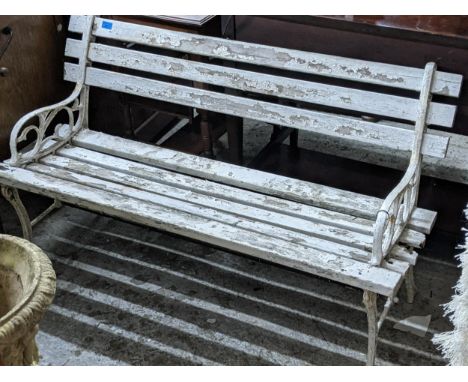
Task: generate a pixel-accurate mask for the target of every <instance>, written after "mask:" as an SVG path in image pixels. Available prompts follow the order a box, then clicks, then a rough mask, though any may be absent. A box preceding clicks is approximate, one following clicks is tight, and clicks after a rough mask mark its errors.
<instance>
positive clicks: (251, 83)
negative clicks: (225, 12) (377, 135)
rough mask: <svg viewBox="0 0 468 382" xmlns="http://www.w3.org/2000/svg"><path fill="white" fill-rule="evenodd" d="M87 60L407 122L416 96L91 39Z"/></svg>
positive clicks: (438, 118)
mask: <svg viewBox="0 0 468 382" xmlns="http://www.w3.org/2000/svg"><path fill="white" fill-rule="evenodd" d="M81 51H82V47H81V41H78V40H73V39H68V40H67V44H66V48H65V54H66V55H67V56H70V57H74V58H77V57H79V54H80V52H81ZM89 58H90V60H91V61H93V62H98V63H102V64H109V65H114V66H120V67H124V68H128V69H134V70H141V71H145V72H150V73H156V74H160V75H165V76H170V77H176V78H183V79H186V80H191V81H196V82H204V83H208V84H213V85H218V86H223V87H229V88H233V89H238V90H243V91H248V92H255V93H260V94H266V95H271V96H277V97H283V98H288V99H291V100H296V101H302V102H310V103H314V104H318V105H325V106H331V107H338V108H341V109H346V110H353V111H360V112H362V113H365V114H377V115H382V116H386V117H392V118H398V119H405V120H409V121H413V122H414V121H415V120H416V114H417V108H418V100H417V99H414V98H405V97H398V96H393V95H388V94H381V93H376V92H370V91H363V90H357V89H353V88H345V87H340V86H333V85H325V84H321V83H317V82H310V81H302V80H296V79H292V78H287V77H281V76H272V75H268V74H263V73H256V72H251V71H246V70H239V69H234V68H229V67H224V66H219V65H212V64H205V63H201V62H197V61H189V60H184V59H180V58H174V57H168V56H161V55H157V54H152V53H145V52H141V51H135V50H130V49H123V48H118V47H114V46H108V45H103V44H96V43H92V44H91V46H90V49H89ZM455 112H456V106H454V105H445V104H441V103H436V102H432V103H431V105H430V108H429V112H428V117H427V123H428V124H434V125H439V126H444V127H452V124H453V120H454V117H455Z"/></svg>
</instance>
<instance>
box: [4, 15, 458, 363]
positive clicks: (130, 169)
mask: <svg viewBox="0 0 468 382" xmlns="http://www.w3.org/2000/svg"><path fill="white" fill-rule="evenodd" d="M69 30H70V31H71V32H75V33H77V35H78V34H79V36H80V37H79V38H70V39H68V40H67V45H66V56H67V57H71V58H72V59H74V60H75V62H74V63H72V62H68V63H66V64H65V79H66V80H68V81H72V82H75V83H76V87H75V90H74V91H73V93H72V94H71V95H70V97H68V98H67V99H65V100H64V101H63V102H59V103H57V104H55V105H51V106H47V107H44V108H41V109H38V110H36V111H34V112H32V113H29V114H27V115H26V116H24V117H23V118H21V119H20V120H19V121H18V123H17V124H16V125H15V126H14V128H13V131H12V133H11V140H10V146H11V158H10V159H9V160H7V161H5V162H4V163H3V164H2V165H1V168H0V183H1V184H2V192H3V195H4V196H5V197H6V198H7V199H8V200H9V201H10V202H11V203H12V205H13V206H14V207H15V209H16V212H17V213H18V216H19V217H20V220H21V223H22V228H23V234H24V236H25V237H27V238H31V233H32V226H33V225H34V224H35V223H36V222H37V221H38V220H39V219H41V218H42V217H43V216H45V214H46V213H47V212H49V211H50V210H51V209H53V208H55V207H57V206H59V205H60V203H61V202H64V203H69V204H71V205H75V206H78V207H82V208H86V209H89V210H92V211H97V212H100V213H104V214H108V215H110V216H115V217H118V218H122V219H126V220H129V221H132V222H135V223H139V224H144V225H148V226H151V227H154V228H157V229H161V230H165V231H168V232H172V233H176V234H180V235H182V236H185V237H188V238H192V239H196V240H200V241H204V242H207V243H210V244H212V245H216V246H219V247H222V248H226V249H229V250H233V251H236V252H240V253H243V254H246V255H250V256H253V257H257V258H261V259H264V260H268V261H271V262H274V263H277V264H282V265H284V266H287V267H291V268H294V269H297V270H300V271H304V272H307V273H310V274H313V275H316V276H320V277H324V278H327V279H330V280H334V281H336V282H340V283H343V284H347V285H350V286H353V287H356V288H360V289H362V290H363V291H364V303H365V305H366V308H367V313H368V324H369V343H368V355H367V363H368V364H373V363H374V361H375V349H376V343H377V334H378V331H379V329H380V327H381V325H382V322H383V321H384V319H385V316H386V315H387V313H388V310H389V309H390V306H391V305H392V303H393V302H394V299H395V297H396V294H397V292H398V290H399V288H400V286H401V285H402V283H403V281H405V280H406V281H407V293H408V297H409V299H410V300H411V299H412V298H413V293H414V292H413V280H412V268H413V266H414V265H415V263H416V257H417V254H416V252H415V251H414V248H419V247H421V246H422V245H423V244H424V241H425V235H426V234H428V233H430V231H431V229H432V227H433V224H434V221H435V218H436V213H435V212H433V211H428V210H424V209H421V208H417V207H416V204H417V197H418V186H419V178H420V172H421V158H422V155H426V156H432V157H436V158H442V157H444V155H445V153H446V150H447V145H448V139H446V138H445V137H440V136H437V135H434V134H429V133H427V132H425V128H426V124H437V125H440V126H445V127H450V126H451V124H452V121H453V118H454V114H455V108H454V107H453V106H450V105H445V104H441V103H434V102H431V94H444V95H447V96H457V95H458V93H459V90H460V84H461V77H460V76H458V75H454V74H449V73H443V72H439V71H436V68H435V65H434V64H433V63H429V64H427V66H426V68H425V69H424V70H423V69H416V68H408V67H399V66H394V65H387V64H379V63H373V62H364V61H359V60H355V59H348V58H341V57H332V56H326V55H320V54H314V53H306V52H300V51H293V50H288V49H282V48H274V47H268V46H261V45H255V44H249V43H243V42H237V41H226V40H222V39H218V38H211V37H205V36H199V35H191V34H187V33H181V32H174V31H169V30H163V29H157V28H152V27H147V26H142V25H135V24H129V23H124V22H117V21H113V20H106V19H102V18H98V17H90V16H89V17H88V16H86V17H85V16H81V17H76V16H74V17H72V18H71V21H70V26H69ZM96 39H99V40H96ZM109 41H113V42H114V43H113V44H112V45H109V44H108V42H109ZM115 42H124V43H126V44H127V45H126V47H118V46H116V44H115ZM122 46H123V45H122ZM141 46H149V47H153V48H161V49H165V50H170V51H178V52H185V53H190V54H193V55H200V56H208V57H211V58H217V59H223V60H231V61H235V62H243V63H249V64H252V70H253V68H254V67H255V66H258V67H262V66H267V67H271V68H277V69H282V70H284V75H266V74H262V73H257V72H254V71H247V70H239V69H235V68H232V67H223V66H221V65H220V64H219V62H220V61H219V60H217V61H216V60H213V61H211V62H209V63H200V62H195V61H189V60H187V59H182V58H174V57H170V56H167V55H164V54H163V53H161V54H154V53H147V52H143V51H141V50H139V47H141ZM163 52H164V51H163ZM116 67H119V70H118V71H116V69H115V68H116ZM289 71H293V72H294V71H296V72H301V73H308V74H311V75H314V76H317V77H318V76H320V77H323V78H326V77H339V78H341V79H346V80H349V81H350V83H351V81H358V82H364V83H367V84H370V85H373V86H374V87H375V88H376V89H377V90H379V89H380V90H386V89H389V88H392V87H394V88H399V89H405V90H407V91H411V92H413V93H414V96H413V97H403V96H395V95H389V94H386V93H385V92H383V93H378V92H377V91H374V90H373V91H370V90H366V91H364V90H356V89H354V88H352V87H351V86H350V87H338V86H332V85H326V84H323V83H320V82H317V81H316V80H313V81H312V80H311V81H304V80H297V79H293V78H289V77H287V76H286V73H287V72H289ZM155 74H156V75H161V76H163V77H156V78H155V76H154V75H155ZM172 77H176V78H178V79H181V78H182V79H186V80H189V81H194V82H197V83H200V82H203V83H207V84H212V85H218V86H222V87H227V88H232V89H236V90H238V91H247V92H248V93H249V94H251V93H252V92H256V93H259V94H262V95H267V96H275V97H277V98H284V99H288V100H294V101H301V102H307V103H310V104H314V105H325V106H327V107H330V108H334V109H337V110H338V111H337V112H336V114H335V113H331V112H327V113H325V112H323V111H316V110H314V109H313V108H309V109H307V108H299V107H291V106H285V105H281V104H278V103H277V102H276V101H275V99H273V100H272V101H260V100H256V99H253V98H248V97H246V96H244V97H242V96H233V95H227V94H224V93H221V92H219V91H217V90H216V91H215V90H206V89H200V88H197V87H192V86H190V84H191V83H190V82H189V83H188V84H187V85H176V84H174V83H173V82H171V78H172ZM314 78H315V77H314ZM90 86H96V87H100V88H105V89H111V90H115V91H119V92H126V93H130V94H135V95H139V96H143V97H149V98H154V99H158V100H163V101H171V102H174V103H178V104H183V105H187V106H191V107H195V108H200V109H207V110H210V111H213V112H220V113H226V114H230V115H234V116H238V117H243V118H252V119H256V120H259V121H264V122H268V123H272V124H276V125H283V126H288V127H293V128H296V129H301V130H308V131H314V132H316V133H320V134H322V135H323V136H330V137H340V138H343V139H346V140H349V141H353V142H354V141H356V142H360V143H363V144H365V143H369V144H372V145H377V146H379V147H386V148H390V149H392V150H396V151H403V152H404V151H411V152H412V154H411V160H410V163H409V166H408V169H407V171H406V173H405V175H404V176H403V179H402V180H401V182H400V183H399V184H398V185H397V186H396V187H395V189H394V190H393V191H392V192H391V193H390V194H389V195H388V197H387V198H386V199H385V200H381V199H379V198H375V197H372V196H367V195H361V194H357V193H353V192H349V191H345V190H339V189H334V188H331V187H327V186H323V185H319V184H313V183H308V182H304V181H300V180H296V179H291V178H287V177H283V176H278V175H274V174H270V173H265V172H260V171H256V170H252V169H248V168H243V167H239V166H235V165H231V164H227V163H222V162H219V161H214V160H211V159H207V158H201V157H196V156H192V155H188V154H184V153H180V152H176V151H172V150H168V149H164V148H161V147H157V146H153V145H148V144H143V143H139V142H135V141H131V140H126V139H123V138H119V137H115V136H110V135H107V134H103V133H100V132H96V131H93V130H90V129H89V128H88V94H89V87H90ZM418 94H419V99H418V98H416V97H417V95H418ZM346 111H354V112H356V111H357V112H359V113H363V114H377V115H382V116H385V117H389V118H397V119H403V120H407V121H409V122H411V123H412V124H413V125H414V127H413V128H412V129H407V128H400V127H395V126H387V125H381V124H377V123H372V122H369V121H364V120H361V119H359V118H355V117H350V116H346V115H345V114H346ZM59 115H62V117H65V119H66V121H67V123H62V124H57V123H56V122H54V121H56V118H57V117H58V116H59ZM31 121H33V122H31ZM48 131H49V132H48ZM30 135H34V138H35V140H34V142H33V143H32V144H30V145H29V146H27V148H26V149H23V150H19V149H18V148H17V146H18V143H20V142H22V141H24V140H25V139H26V137H28V138H30V137H29V136H30ZM18 189H21V190H26V191H30V192H33V193H37V194H41V195H45V196H48V197H51V198H54V199H55V203H54V204H53V205H52V206H51V207H50V208H49V209H48V210H47V211H45V212H44V213H43V214H41V215H40V216H39V217H38V218H36V219H35V220H33V221H32V222H31V221H30V219H29V216H28V214H27V212H26V210H25V208H24V206H23V204H22V202H21V200H20V198H19V195H18V191H17V190H18ZM377 295H381V296H384V297H386V298H387V300H386V303H385V307H384V309H383V311H382V312H381V314H380V317H379V315H378V311H377V304H376V301H377Z"/></svg>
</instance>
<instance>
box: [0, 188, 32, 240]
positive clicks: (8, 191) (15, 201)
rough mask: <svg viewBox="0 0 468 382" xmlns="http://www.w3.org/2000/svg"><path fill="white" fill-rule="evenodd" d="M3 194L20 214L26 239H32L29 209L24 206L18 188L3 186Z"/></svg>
mask: <svg viewBox="0 0 468 382" xmlns="http://www.w3.org/2000/svg"><path fill="white" fill-rule="evenodd" d="M1 189H2V195H3V196H4V197H5V199H6V200H8V202H9V203H10V204H11V205H12V206H13V208H14V209H15V211H16V214H17V215H18V218H19V220H20V223H21V228H22V230H23V237H24V238H25V239H26V240H31V239H32V225H31V220H30V219H29V215H28V211H26V208H25V207H24V204H23V202H22V201H21V198H20V196H19V193H18V190H17V189H16V188H11V187H7V186H2V188H1Z"/></svg>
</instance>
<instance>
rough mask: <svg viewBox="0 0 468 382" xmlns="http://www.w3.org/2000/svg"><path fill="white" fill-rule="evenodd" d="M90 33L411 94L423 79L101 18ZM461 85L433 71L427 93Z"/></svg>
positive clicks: (77, 21) (394, 68)
mask: <svg viewBox="0 0 468 382" xmlns="http://www.w3.org/2000/svg"><path fill="white" fill-rule="evenodd" d="M104 21H105V22H107V23H110V24H107V28H106V27H104V28H103V22H104ZM69 30H70V31H72V32H82V30H83V19H82V18H81V17H72V18H71V20H70V25H69ZM93 32H94V34H95V35H96V36H98V37H105V38H111V39H115V40H119V41H125V42H133V43H136V44H144V45H148V46H153V47H158V48H164V49H170V50H176V51H181V52H186V53H190V54H199V55H202V56H208V57H215V58H220V59H226V60H232V61H236V62H244V63H249V64H256V65H262V66H267V67H271V68H279V69H285V70H291V71H297V72H301V73H310V74H316V75H322V76H328V77H333V78H341V79H346V80H353V81H359V82H365V83H371V84H377V85H383V86H390V87H396V88H401V89H408V90H415V91H419V90H420V89H421V81H422V76H423V70H422V69H418V68H410V67H405V66H398V65H390V64H382V63H377V62H370V61H364V60H357V59H351V58H345V57H337V56H330V55H325V54H319V53H310V52H303V51H298V50H292V49H285V48H279V47H272V46H266V45H259V44H252V43H246V42H241V41H232V40H225V39H222V38H215V37H208V36H200V35H194V34H190V33H183V32H175V31H170V30H167V29H160V28H154V27H149V26H143V25H137V24H131V23H125V22H121V21H115V20H104V19H102V18H96V19H95V27H94V31H93ZM461 81H462V76H460V75H458V74H451V73H444V72H437V73H436V75H435V78H434V85H433V87H432V92H433V93H434V94H441V95H447V96H452V97H458V95H459V93H460V87H461Z"/></svg>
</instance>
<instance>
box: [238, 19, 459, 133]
mask: <svg viewBox="0 0 468 382" xmlns="http://www.w3.org/2000/svg"><path fill="white" fill-rule="evenodd" d="M304 18H306V19H307V20H310V16H302V17H301V16H297V19H296V16H287V19H285V18H282V19H278V18H272V17H260V16H237V19H236V25H237V39H238V40H242V41H249V42H256V43H260V44H268V45H276V46H281V47H287V48H293V49H300V50H306V51H313V52H319V53H324V54H333V55H338V56H345V57H352V58H358V59H364V60H372V61H378V62H385V63H391V64H398V65H407V66H414V67H420V68H423V67H424V65H425V64H426V63H427V62H428V61H435V62H436V63H437V65H438V68H439V69H440V70H443V71H448V72H453V73H459V74H462V75H463V76H464V78H465V80H464V83H463V87H462V92H461V97H460V99H459V100H453V102H455V103H456V104H458V105H459V110H458V113H457V117H456V120H455V128H454V130H453V131H454V132H457V133H460V134H464V135H468V123H467V122H468V66H467V65H466V63H467V62H468V49H467V48H468V45H466V48H465V47H461V46H453V45H451V44H449V43H447V42H446V41H445V42H441V41H437V43H436V42H434V41H433V39H431V38H429V39H424V40H415V39H414V38H412V37H411V36H407V35H406V34H405V31H403V30H401V31H400V33H398V34H397V35H392V36H389V35H387V34H385V33H384V32H379V30H378V29H373V32H372V33H370V32H369V30H368V29H364V30H361V29H358V30H356V29H353V30H351V29H350V28H348V29H345V28H339V29H337V28H334V27H332V26H333V25H334V24H333V21H331V20H324V21H322V23H321V25H314V24H311V23H306V22H305V21H304V20H303V19H304ZM295 20H297V22H294V21H295ZM410 37H411V38H410ZM444 37H445V38H446V39H447V38H448V37H447V36H444ZM449 41H450V40H449Z"/></svg>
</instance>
